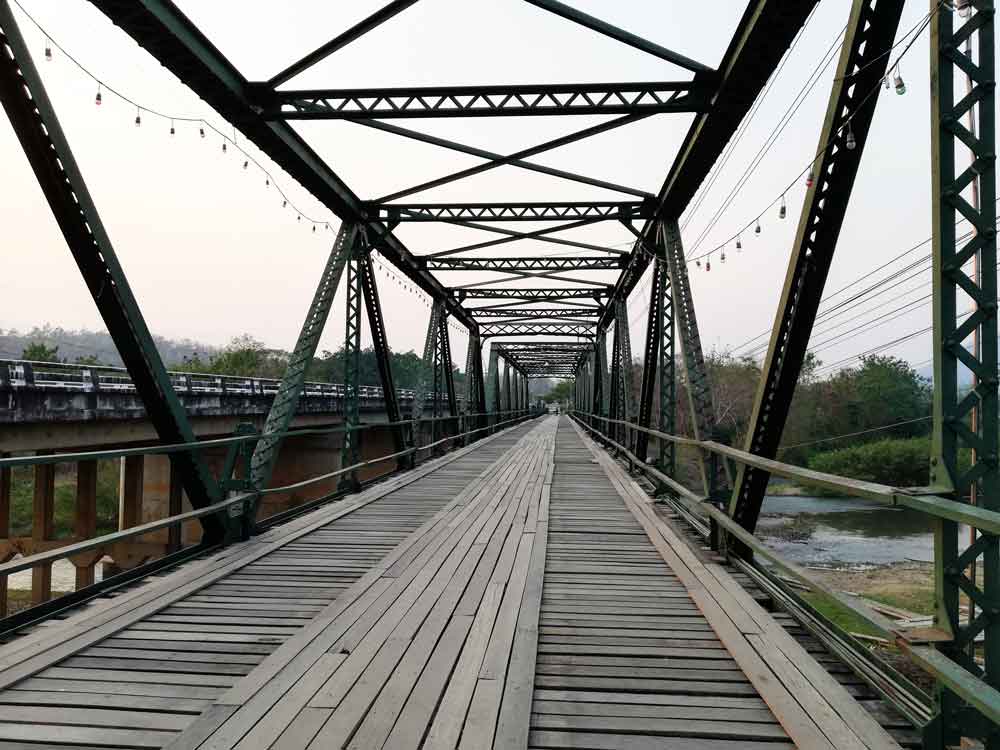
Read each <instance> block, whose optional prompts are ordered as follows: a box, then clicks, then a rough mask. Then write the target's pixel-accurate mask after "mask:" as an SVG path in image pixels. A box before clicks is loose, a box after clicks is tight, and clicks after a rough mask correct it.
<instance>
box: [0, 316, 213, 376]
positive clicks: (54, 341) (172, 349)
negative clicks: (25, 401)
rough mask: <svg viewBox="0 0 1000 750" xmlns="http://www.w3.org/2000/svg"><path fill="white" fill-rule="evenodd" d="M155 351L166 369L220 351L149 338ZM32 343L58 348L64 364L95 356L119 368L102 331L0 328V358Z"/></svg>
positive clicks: (119, 360)
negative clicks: (196, 356) (153, 344)
mask: <svg viewBox="0 0 1000 750" xmlns="http://www.w3.org/2000/svg"><path fill="white" fill-rule="evenodd" d="M153 340H154V341H155V342H156V348H157V349H158V350H159V352H160V356H161V357H162V358H163V361H164V363H166V365H167V366H168V367H170V366H172V365H177V364H180V363H181V362H183V361H184V360H185V359H192V358H193V357H194V355H196V354H198V355H200V356H201V358H202V359H205V358H206V355H212V354H215V353H217V352H219V351H220V348H219V347H217V346H209V345H208V344H202V343H199V342H197V341H192V340H190V339H180V340H174V339H168V338H164V337H163V336H157V335H155V334H154V335H153ZM33 343H43V344H45V345H46V346H48V347H53V346H55V347H59V351H58V353H57V356H58V357H59V359H61V360H64V361H66V362H76V361H77V360H79V359H81V358H84V357H97V359H98V361H99V362H100V363H101V364H103V365H110V366H112V367H121V366H122V364H123V363H122V358H121V357H120V356H119V355H118V349H117V348H116V347H115V344H114V341H112V340H111V335H110V334H108V333H107V332H105V331H87V330H82V329H81V330H78V331H69V330H66V329H65V328H58V327H55V326H50V325H48V324H46V325H44V326H41V327H37V326H36V327H35V328H32V329H31V330H30V331H25V332H21V331H17V330H14V329H9V330H4V329H0V359H20V358H21V353H22V352H23V351H24V349H25V348H26V347H27V346H28V345H29V344H33Z"/></svg>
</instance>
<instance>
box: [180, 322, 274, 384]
mask: <svg viewBox="0 0 1000 750" xmlns="http://www.w3.org/2000/svg"><path fill="white" fill-rule="evenodd" d="M287 365H288V352H285V351H282V350H281V349H268V348H267V347H266V346H264V343H263V342H261V341H258V340H257V339H255V338H253V337H252V336H250V335H249V334H246V333H245V334H243V335H242V336H236V337H235V338H233V339H232V340H231V341H230V342H229V344H228V345H227V346H226V347H225V348H224V349H223V350H222V351H221V352H218V353H217V354H212V355H210V356H209V358H208V359H207V360H205V359H202V357H201V355H200V354H199V353H198V352H194V353H193V354H192V355H191V356H185V357H184V360H183V361H182V362H181V363H180V364H175V365H173V366H172V367H171V369H174V370H180V371H181V372H200V373H206V374H212V375H240V376H243V377H259V378H280V377H281V376H282V375H283V374H284V372H285V368H286V367H287Z"/></svg>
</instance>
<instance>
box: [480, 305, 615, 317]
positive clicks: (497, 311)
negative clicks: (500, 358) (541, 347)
mask: <svg viewBox="0 0 1000 750" xmlns="http://www.w3.org/2000/svg"><path fill="white" fill-rule="evenodd" d="M467 310H468V312H469V314H470V315H472V317H474V318H476V319H480V318H514V319H516V318H523V319H531V320H535V319H544V318H590V317H597V315H598V313H599V312H600V310H599V309H598V308H596V307H595V308H592V309H590V310H585V309H581V308H579V307H555V308H552V309H551V310H543V309H539V308H528V309H524V310H519V309H504V308H484V307H470V308H467Z"/></svg>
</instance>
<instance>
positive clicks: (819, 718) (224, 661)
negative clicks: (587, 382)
mask: <svg viewBox="0 0 1000 750" xmlns="http://www.w3.org/2000/svg"><path fill="white" fill-rule="evenodd" d="M795 746H798V747H804V748H828V749H829V750H832V749H833V748H834V747H836V748H837V749H838V750H847V749H848V748H891V747H898V745H897V744H896V743H895V741H894V740H893V739H892V738H891V737H890V736H889V735H888V734H887V733H886V732H885V730H883V729H882V727H881V726H880V725H879V724H878V723H877V722H876V721H875V720H874V719H873V718H872V717H871V716H870V715H869V714H868V713H867V712H866V711H865V710H864V709H863V708H862V707H861V706H860V705H859V704H858V703H857V702H856V701H855V700H854V699H853V698H852V697H851V695H850V694H849V693H848V692H847V691H846V690H845V689H844V688H843V687H842V686H841V685H840V684H839V683H837V682H836V681H835V680H834V679H833V678H832V677H830V675H829V674H828V673H827V672H826V671H824V670H823V668H822V667H821V666H820V665H819V664H818V663H817V662H816V661H815V660H814V659H813V658H812V657H811V656H810V655H809V654H808V653H807V652H806V651H805V650H804V649H803V648H802V647H801V646H800V645H799V644H798V643H797V642H796V641H795V639H794V638H792V637H791V636H790V635H788V633H787V632H786V631H785V630H784V629H782V627H781V626H780V625H778V624H777V623H776V622H775V620H773V619H772V618H771V616H770V615H769V614H768V613H766V612H765V611H764V610H763V609H761V607H760V606H759V605H758V604H757V603H756V602H755V601H754V600H753V599H752V598H751V597H750V596H748V595H747V594H746V592H745V591H743V589H741V588H740V586H739V585H738V584H737V583H736V581H734V580H733V579H732V578H731V577H730V576H729V574H728V573H727V572H726V571H725V570H724V569H723V568H722V567H721V566H719V565H717V564H714V563H712V562H710V561H708V560H703V559H702V558H701V557H700V556H699V555H698V554H697V552H696V551H694V550H693V549H692V548H691V547H690V546H688V545H687V544H686V543H685V542H684V541H683V540H682V539H681V538H680V537H679V536H677V535H676V534H675V533H674V532H673V531H672V529H671V528H670V526H669V525H668V524H667V523H665V522H664V521H663V520H662V519H660V518H659V517H658V516H657V514H656V513H655V512H654V510H653V506H652V504H651V503H650V502H649V501H648V499H647V497H646V496H645V494H644V493H642V491H641V490H640V489H639V488H638V486H636V485H635V484H634V482H632V480H631V479H630V478H629V477H628V476H627V475H626V474H625V473H624V472H623V471H622V469H621V468H620V467H619V466H617V465H616V464H615V463H614V462H613V461H611V460H610V459H609V458H608V457H607V456H606V455H604V454H603V453H601V452H599V451H596V450H594V449H593V447H592V445H591V444H590V442H589V440H587V439H586V438H584V437H583V436H582V435H581V434H580V433H579V431H578V430H577V428H576V427H574V426H573V425H572V423H571V422H570V421H569V420H568V419H567V418H565V417H563V418H556V417H547V418H545V419H543V420H541V421H535V422H532V423H529V424H527V425H523V426H519V427H516V428H513V429H511V430H508V431H505V432H503V433H500V434H498V435H496V436H494V437H493V438H491V439H489V440H485V441H480V442H479V443H477V444H475V445H473V446H471V447H470V448H468V449H464V450H462V451H458V452H456V453H454V454H451V455H449V456H447V457H445V458H442V459H437V460H435V461H433V462H428V463H427V464H425V465H424V466H422V467H420V468H419V469H417V470H415V471H413V472H409V473H408V474H406V475H402V476H399V477H396V478H393V479H391V480H389V481H386V482H384V483H381V484H379V485H376V486H374V487H372V488H369V489H368V490H366V491H365V492H363V493H361V494H359V495H358V496H357V497H356V498H353V499H351V500H348V501H346V502H344V503H339V504H335V505H331V506H328V507H326V508H323V509H320V510H318V511H315V512H313V513H310V514H308V515H306V516H303V517H301V518H299V519H297V520H295V521H293V522H290V523H288V524H286V525H284V526H281V527H279V528H277V529H274V530H272V531H270V532H268V533H267V534H264V535H262V536H260V537H257V538H255V539H253V540H252V541H250V542H248V543H246V544H242V545H236V546H234V547H231V548H228V549H227V550H224V551H223V552H221V553H218V554H216V555H214V556H212V557H210V558H207V559H205V560H201V561H197V562H193V563H190V564H188V565H186V566H184V567H183V568H181V569H179V570H177V571H175V572H173V573H170V574H169V575H165V576H163V577H161V578H159V579H158V580H156V581H153V582H150V583H148V584H145V585H143V586H140V587H137V588H135V589H133V590H131V591H129V592H127V593H125V594H123V595H121V596H118V597H116V598H113V599H109V600H107V601H104V602H102V603H101V604H99V605H97V606H91V607H89V608H87V609H85V610H83V611H81V612H79V613H78V614H76V615H74V616H73V617H70V618H68V619H67V620H65V621H61V622H54V623H52V624H50V625H48V626H47V627H43V628H39V629H37V630H36V631H34V632H31V633H29V634H27V635H25V636H23V637H21V638H19V639H17V640H15V641H13V642H12V643H10V644H8V645H7V646H5V647H4V648H3V649H2V650H0V750H2V749H3V748H17V750H46V749H50V748H51V749H53V750H54V749H55V748H61V749H66V750H68V749H69V748H75V749H76V750H81V749H82V748H160V747H169V748H173V749H174V750H181V749H182V748H187V749H191V750H193V749H195V748H198V749H199V750H208V749H209V748H211V749H212V750H221V749H222V748H239V750H251V748H261V749H263V748H276V749H280V750H293V749H294V748H314V749H317V748H322V749H323V750H326V748H340V747H350V748H358V749H361V748H400V749H402V748H420V747H422V748H459V749H462V750H465V749H473V748H494V747H495V748H506V749H511V750H512V749H514V748H526V747H531V748H594V749H595V750H598V749H603V748H627V749H628V750H645V748H650V749H652V748H658V749H661V748H665V749H666V750H670V749H671V748H682V747H683V748H685V749H686V750H687V749H692V750H715V749H719V750H721V749H722V748H767V749H768V750H772V749H773V750H777V749H778V748H783V747H795Z"/></svg>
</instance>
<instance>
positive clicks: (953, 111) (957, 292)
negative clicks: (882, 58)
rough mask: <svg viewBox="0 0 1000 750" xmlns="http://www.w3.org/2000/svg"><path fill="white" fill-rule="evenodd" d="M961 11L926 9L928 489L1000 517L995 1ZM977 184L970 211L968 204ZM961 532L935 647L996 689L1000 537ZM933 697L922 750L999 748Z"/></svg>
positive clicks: (946, 696)
mask: <svg viewBox="0 0 1000 750" xmlns="http://www.w3.org/2000/svg"><path fill="white" fill-rule="evenodd" d="M969 5H970V6H971V7H970V8H969V11H970V14H969V17H968V18H967V19H965V18H962V16H961V15H959V14H958V13H950V12H947V11H945V10H942V11H940V12H934V11H935V10H937V8H936V3H935V4H932V9H931V10H932V17H931V84H932V88H931V102H932V103H931V120H932V127H931V137H932V164H933V183H932V190H931V195H932V205H933V214H932V215H933V224H934V240H933V274H934V278H933V308H934V385H935V388H934V433H933V453H932V456H931V484H932V485H933V486H935V487H937V488H941V490H942V492H943V493H944V492H947V493H949V494H953V495H954V497H956V498H958V499H965V498H967V497H968V496H969V493H970V491H972V490H975V491H976V492H975V496H976V498H977V503H978V504H980V505H982V506H983V507H984V508H986V509H987V510H991V511H1000V459H998V455H997V454H998V449H1000V434H998V430H1000V423H998V421H1000V408H998V401H997V383H998V378H997V335H998V330H997V238H996V221H997V213H996V198H997V195H996V90H995V89H996V61H995V53H996V47H995V45H996V37H995V34H994V23H995V6H994V3H993V2H992V0H974V2H972V3H970V4H969ZM967 51H968V52H970V54H967ZM956 80H961V81H962V83H961V84H957V83H956ZM967 88H968V90H966V89H967ZM969 120H971V123H970V122H969ZM970 125H971V126H970ZM977 180H978V191H979V194H978V205H976V201H975V200H974V199H972V200H970V198H969V197H968V195H969V193H970V191H971V190H972V189H973V187H974V185H973V183H974V182H976V181H977ZM959 218H964V219H966V220H967V221H968V222H969V223H970V224H971V225H972V227H973V229H974V230H975V231H974V232H973V234H972V236H971V237H970V238H969V239H967V240H964V241H962V242H960V241H959V240H958V238H957V237H956V232H955V223H956V222H957V220H958V219H959ZM970 261H975V262H976V263H977V265H978V273H973V272H968V271H966V270H965V266H966V264H968V263H969V262H970ZM977 276H978V278H977ZM967 306H968V307H969V308H970V309H971V314H969V315H968V316H966V315H965V314H964V313H965V311H966V307H967ZM976 337H978V341H975V339H976ZM960 368H961V369H964V370H965V371H966V372H968V373H971V375H972V376H973V378H974V380H973V383H974V386H973V387H972V388H971V389H966V388H963V387H962V386H961V385H960V379H959V372H960ZM966 449H968V450H970V451H971V453H972V456H973V458H972V463H971V465H970V466H969V468H968V469H966V470H965V471H962V470H960V468H959V465H958V455H959V452H960V451H964V450H966ZM967 533H968V532H967V531H963V532H962V536H963V539H962V540H960V539H959V526H958V524H957V523H955V522H954V521H951V520H947V519H945V518H938V519H937V522H936V526H935V556H934V557H935V593H936V600H937V612H936V615H935V625H936V627H937V628H939V629H940V630H942V631H944V632H945V633H946V634H948V635H949V636H951V639H950V640H946V641H944V642H942V643H941V644H940V645H939V648H940V650H941V651H942V652H943V653H944V654H945V655H947V656H948V657H949V658H950V659H952V660H954V661H956V662H958V663H959V664H961V665H962V666H964V667H965V668H966V669H968V670H969V671H970V672H971V673H972V674H973V675H975V676H977V677H978V678H979V679H980V680H982V681H983V682H984V683H985V684H986V685H989V686H991V687H993V688H995V689H996V688H1000V539H998V537H997V536H996V535H994V534H990V533H985V532H982V531H979V530H977V532H976V541H975V542H973V543H972V544H971V545H968V546H966V543H967V541H968V540H967V539H965V538H964V537H965V536H966V534H967ZM963 548H964V549H963ZM963 594H964V597H965V598H966V600H967V601H968V602H969V603H970V604H971V605H972V607H973V610H972V611H973V613H974V614H973V615H972V616H971V617H967V616H965V615H963V614H961V612H960V608H959V606H960V600H961V599H962V598H963ZM979 635H982V636H983V637H984V639H985V640H984V641H983V643H982V658H983V662H982V663H981V664H980V663H978V662H977V661H976V660H975V659H974V658H973V656H974V653H975V651H974V648H973V643H974V639H975V638H976V637H977V636H979ZM937 701H938V709H939V714H938V717H937V719H936V720H935V721H934V722H933V723H932V724H931V726H930V727H929V729H928V732H927V734H928V737H927V744H928V745H930V746H932V747H940V746H942V745H944V744H945V743H950V742H954V741H955V740H956V739H957V738H958V736H959V735H964V736H974V737H979V738H982V739H984V740H985V741H986V747H987V748H988V750H995V749H996V748H1000V727H997V725H995V724H990V723H988V722H986V721H984V720H983V719H982V717H981V715H980V714H978V713H976V712H974V711H972V710H971V709H969V708H968V707H966V706H963V705H962V704H961V702H960V701H959V699H958V698H957V697H956V696H955V694H953V693H951V692H950V691H948V690H947V689H945V688H944V687H943V686H940V685H939V688H938V691H937Z"/></svg>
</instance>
